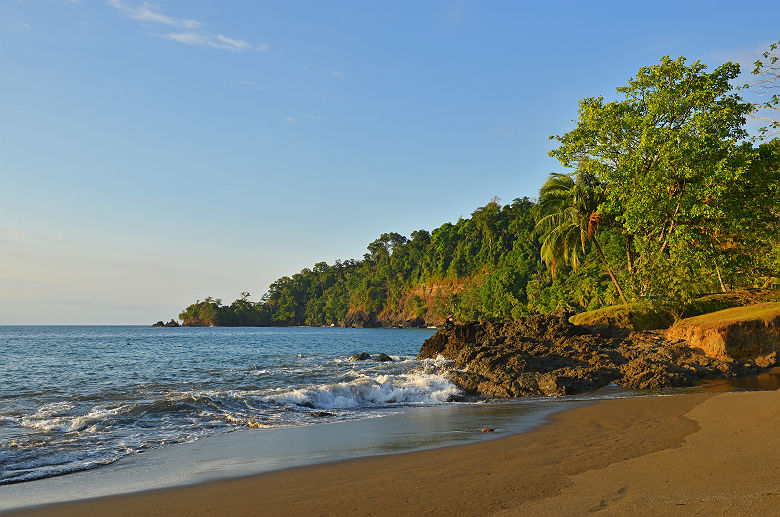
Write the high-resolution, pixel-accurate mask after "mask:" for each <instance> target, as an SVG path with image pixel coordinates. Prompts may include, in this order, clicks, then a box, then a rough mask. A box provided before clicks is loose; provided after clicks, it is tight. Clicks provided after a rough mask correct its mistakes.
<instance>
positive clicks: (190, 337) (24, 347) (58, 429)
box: [0, 326, 459, 484]
mask: <svg viewBox="0 0 780 517" xmlns="http://www.w3.org/2000/svg"><path fill="white" fill-rule="evenodd" d="M433 332H434V331H432V330H427V329H426V330H400V329H341V328H155V327H116V326H106V327H81V326H53V327H0V465H1V466H2V467H1V469H0V484H3V483H14V482H20V481H29V480H32V479H39V478H43V477H48V476H53V475H59V474H63V473H68V472H74V471H79V470H84V469H88V468H93V467H97V466H101V465H106V464H109V463H112V462H114V461H116V460H117V459H120V458H123V457H126V456H129V455H133V454H136V453H139V452H143V451H147V450H150V449H154V448H157V447H160V446H163V445H169V444H174V443H183V442H189V441H193V440H195V439H198V438H203V437H207V436H214V435H218V434H222V433H225V432H230V431H235V430H240V429H247V428H276V427H287V426H297V425H305V424H311V423H323V422H338V421H346V420H356V419H365V418H371V417H374V416H378V415H379V414H380V413H377V411H378V410H384V411H386V410H387V409H388V408H390V409H392V408H402V407H407V406H429V405H439V404H447V403H450V401H451V400H453V398H457V397H458V395H459V391H458V389H457V388H456V387H455V386H454V385H452V384H451V383H450V382H449V381H447V380H446V379H445V378H444V377H443V376H442V375H441V369H442V368H444V367H445V365H444V363H442V362H441V361H440V362H438V363H437V362H436V361H426V362H417V361H416V360H415V359H414V357H415V355H416V353H417V351H418V350H419V348H420V345H421V344H422V342H423V341H424V340H425V339H426V338H428V337H429V336H431V335H432V334H433ZM359 352H368V353H371V354H377V353H380V352H383V353H386V354H388V355H390V356H391V357H393V359H394V361H392V362H385V363H381V362H376V361H361V362H350V361H349V357H350V355H353V354H356V353H359Z"/></svg>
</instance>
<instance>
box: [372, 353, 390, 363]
mask: <svg viewBox="0 0 780 517" xmlns="http://www.w3.org/2000/svg"><path fill="white" fill-rule="evenodd" d="M375 360H376V361H379V362H380V363H385V362H387V361H392V360H393V358H392V357H390V356H389V355H387V354H379V355H378V356H376V358H375Z"/></svg>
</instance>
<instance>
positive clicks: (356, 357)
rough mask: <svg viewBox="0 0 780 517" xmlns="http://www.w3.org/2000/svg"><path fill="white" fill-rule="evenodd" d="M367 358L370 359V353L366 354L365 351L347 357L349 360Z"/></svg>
mask: <svg viewBox="0 0 780 517" xmlns="http://www.w3.org/2000/svg"><path fill="white" fill-rule="evenodd" d="M369 359H371V354H367V353H366V352H361V353H359V354H355V355H353V356H352V357H350V358H349V360H350V361H368V360H369Z"/></svg>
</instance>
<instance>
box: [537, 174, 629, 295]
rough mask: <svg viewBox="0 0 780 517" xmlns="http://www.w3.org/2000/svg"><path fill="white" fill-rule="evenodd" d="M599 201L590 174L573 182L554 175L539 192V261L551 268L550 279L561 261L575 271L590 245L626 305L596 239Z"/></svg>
mask: <svg viewBox="0 0 780 517" xmlns="http://www.w3.org/2000/svg"><path fill="white" fill-rule="evenodd" d="M602 201H603V196H602V194H601V191H600V189H599V182H598V179H596V177H595V176H594V175H593V174H590V173H588V172H586V171H583V170H580V171H578V173H577V175H576V180H575V179H573V178H572V177H571V176H569V175H567V174H559V173H555V172H554V173H552V174H550V177H549V178H548V179H547V181H546V182H545V183H544V185H542V189H541V190H540V191H539V203H538V204H537V208H536V209H537V211H538V212H537V214H538V216H537V217H538V221H537V223H536V228H535V229H534V233H536V234H537V235H542V253H541V254H542V260H544V262H545V264H547V266H548V267H550V269H551V270H552V273H553V276H555V271H556V269H557V266H558V264H559V263H560V262H561V261H562V262H564V263H566V264H570V265H571V267H572V268H574V269H577V268H578V267H579V265H580V263H581V262H582V260H581V258H580V251H581V252H582V254H583V255H584V254H585V245H586V244H587V243H588V242H589V241H591V242H593V245H594V246H595V247H596V251H597V252H598V254H599V257H600V258H601V261H602V262H603V263H604V267H606V268H607V272H608V273H609V276H610V278H612V282H613V283H614V284H615V287H616V288H617V291H618V294H620V299H621V300H623V303H624V304H628V302H627V301H626V297H625V296H624V295H623V289H621V288H620V284H619V283H618V281H617V278H615V273H614V272H613V271H612V268H611V267H610V266H609V263H608V262H607V259H606V257H604V252H603V251H601V246H600V245H599V241H598V240H596V237H595V235H596V228H597V226H598V223H599V219H600V217H599V215H598V206H599V205H600V204H601V202H602Z"/></svg>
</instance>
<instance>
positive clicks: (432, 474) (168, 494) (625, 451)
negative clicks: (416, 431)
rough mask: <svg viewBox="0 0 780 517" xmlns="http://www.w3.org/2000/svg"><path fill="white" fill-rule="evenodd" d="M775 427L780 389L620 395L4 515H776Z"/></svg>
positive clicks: (779, 492) (779, 499)
mask: <svg viewBox="0 0 780 517" xmlns="http://www.w3.org/2000/svg"><path fill="white" fill-rule="evenodd" d="M778 426H780V391H759V392H739V393H724V394H715V393H711V392H710V393H696V394H683V395H669V396H658V397H637V398H626V399H612V400H605V401H600V402H598V403H595V404H591V405H587V406H584V407H579V408H575V409H571V410H568V411H564V412H560V413H556V414H554V415H552V417H551V418H550V419H549V423H547V424H544V425H542V426H539V427H537V428H535V429H533V430H531V431H529V432H526V433H521V434H515V435H511V436H507V437H502V438H498V439H493V440H487V441H480V442H477V443H470V444H466V445H456V446H450V447H442V448H437V449H428V450H423V451H417V452H408V453H400V454H392V455H384V456H370V457H364V458H358V459H348V460H342V461H335V462H329V463H322V464H315V465H309V466H303V467H294V468H289V469H285V470H279V471H274V472H269V473H264V474H258V475H253V476H248V477H243V478H235V479H226V480H219V481H211V482H206V483H202V484H197V485H189V486H181V487H175V488H163V489H158V490H151V491H147V492H139V493H134V494H127V495H118V496H110V497H104V498H98V499H89V500H81V501H77V502H71V503H60V504H55V505H49V506H38V507H31V508H25V509H20V510H11V511H9V512H6V513H3V515H19V516H22V515H44V516H47V515H64V516H68V515H73V516H76V515H78V516H79V517H83V516H85V515H99V514H113V515H194V514H203V513H208V512H212V513H213V514H219V515H245V514H268V515H301V514H314V515H344V514H347V513H349V514H355V515H368V514H371V515H426V514H427V515H445V514H449V515H486V514H500V515H524V514H534V515H537V514H540V515H547V514H556V515H561V514H563V515H575V514H580V513H583V512H585V511H587V510H601V511H603V512H605V513H607V514H611V513H619V514H625V513H636V514H640V515H647V514H657V513H658V512H662V513H663V514H691V513H694V512H695V511H697V510H698V511H704V512H705V513H719V512H724V511H729V512H730V513H731V512H738V511H741V512H747V513H762V511H763V513H764V514H768V512H769V511H771V510H772V509H776V508H777V505H778V504H780V477H779V474H778V466H777V464H776V458H775V454H776V452H773V451H777V450H780V437H778V434H777V433H776V429H777V428H778Z"/></svg>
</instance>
